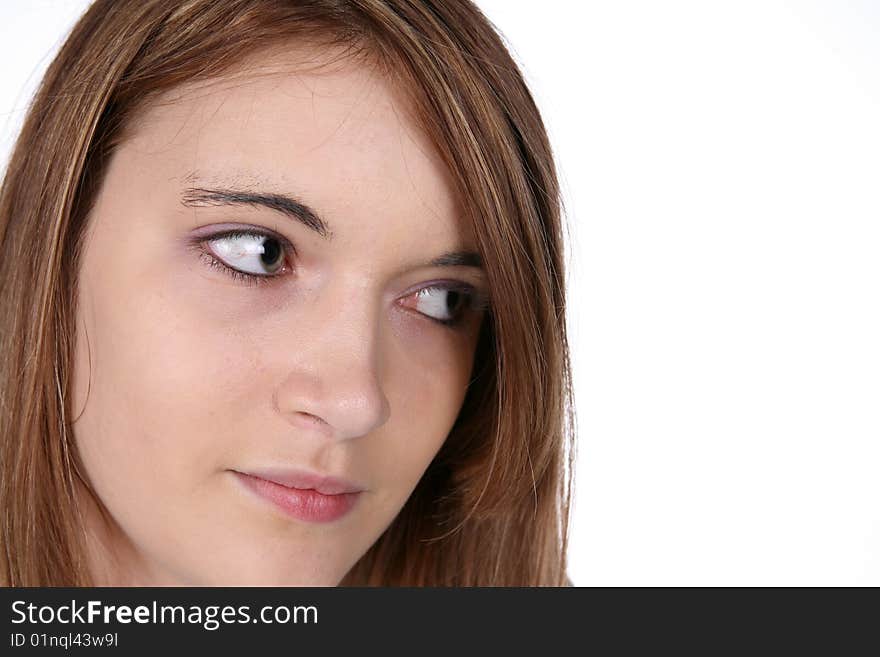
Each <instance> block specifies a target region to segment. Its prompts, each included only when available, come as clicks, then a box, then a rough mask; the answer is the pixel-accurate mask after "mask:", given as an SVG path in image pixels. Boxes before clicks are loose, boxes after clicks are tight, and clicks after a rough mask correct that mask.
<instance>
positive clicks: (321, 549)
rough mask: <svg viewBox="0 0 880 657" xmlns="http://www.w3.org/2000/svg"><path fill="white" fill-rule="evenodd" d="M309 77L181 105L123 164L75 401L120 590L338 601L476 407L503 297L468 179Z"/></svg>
mask: <svg viewBox="0 0 880 657" xmlns="http://www.w3.org/2000/svg"><path fill="white" fill-rule="evenodd" d="M264 60H265V58H264ZM301 63H302V58H301V57H299V56H298V55H295V54H293V53H288V54H285V55H275V56H273V57H271V58H269V59H268V60H267V61H264V63H263V64H261V66H260V69H259V70H251V72H250V73H239V74H237V75H236V76H235V77H229V78H227V79H224V80H219V81H218V80H215V81H213V82H211V83H210V84H204V83H203V84H199V85H190V86H186V87H182V88H180V89H178V90H177V91H176V92H175V93H173V94H171V95H166V96H165V97H163V98H162V99H161V100H162V102H160V103H157V104H154V105H151V107H150V108H149V109H148V110H147V111H145V112H144V113H143V114H141V115H139V116H138V118H137V119H136V122H135V125H133V126H131V127H130V128H131V129H130V132H129V136H128V138H127V139H126V140H125V141H124V142H123V143H122V144H121V145H120V146H119V148H118V149H117V150H116V152H115V154H114V156H113V158H112V160H111V161H110V163H109V165H108V169H107V173H106V178H105V180H104V182H103V185H102V187H101V189H100V191H99V194H98V196H97V201H96V204H95V206H94V209H93V211H92V213H91V214H90V218H89V228H88V231H87V234H86V242H85V249H84V251H83V256H82V261H81V268H80V272H79V306H78V315H77V355H76V364H75V388H74V401H73V410H74V418H78V419H76V421H75V424H74V435H75V438H76V443H77V447H78V449H79V452H80V455H81V458H82V462H83V465H84V466H85V470H86V474H87V476H88V478H89V480H90V481H91V483H92V485H93V488H94V490H95V492H96V493H97V496H98V497H99V498H100V499H101V501H102V502H103V504H104V505H105V506H106V508H107V510H108V511H109V516H110V519H111V522H110V523H109V524H106V525H105V523H104V522H103V521H102V520H100V519H99V515H98V514H97V512H96V508H95V507H93V506H91V505H89V506H88V509H89V519H88V521H87V526H88V528H89V532H90V538H89V545H90V548H89V549H90V555H91V556H90V559H91V561H92V566H93V568H94V569H95V574H96V577H97V578H98V580H97V581H98V583H109V584H122V583H125V584H132V585H166V584H171V585H178V584H179V585H246V584H252V585H319V586H321V585H335V584H338V583H339V581H340V580H341V579H342V578H343V576H344V575H345V574H346V573H347V571H348V570H349V569H350V568H351V567H352V566H353V565H354V563H355V562H356V561H357V560H358V559H359V558H360V557H361V556H362V555H363V554H364V552H366V550H367V549H368V548H369V547H370V546H371V545H372V544H373V543H374V542H375V541H376V539H377V538H378V537H379V536H380V535H381V534H382V532H383V531H384V530H385V529H386V527H388V525H389V524H390V523H391V521H392V520H393V519H394V518H395V516H396V515H397V513H398V512H399V511H400V509H401V507H402V506H403V504H404V503H405V502H406V500H407V498H408V497H409V495H410V493H411V492H412V491H413V489H414V488H415V486H416V484H417V482H418V481H419V479H420V478H421V476H422V474H423V473H424V471H425V469H426V468H427V467H428V464H429V463H430V462H431V460H432V458H433V457H434V456H435V454H436V453H437V451H438V450H439V448H440V447H441V445H442V444H443V442H444V440H445V438H446V436H447V434H448V432H449V430H450V429H451V427H452V425H453V423H454V421H455V419H456V417H457V414H458V412H459V409H460V407H461V403H462V401H463V399H464V395H465V390H466V387H467V384H468V381H469V378H470V375H471V366H472V362H473V357H474V350H475V346H476V342H477V336H478V333H479V328H480V322H481V319H482V313H481V311H480V310H479V307H478V304H476V303H474V304H471V303H470V300H473V299H477V298H479V295H480V292H481V291H482V292H485V278H484V276H483V273H482V270H481V269H480V268H479V263H478V258H475V257H474V256H472V255H471V256H469V255H467V254H469V253H470V254H472V253H473V252H475V251H476V248H475V241H474V236H473V233H472V232H471V230H470V228H469V227H468V226H467V225H466V223H465V222H464V221H463V220H462V217H461V213H460V211H459V207H458V205H457V203H456V198H455V196H454V194H453V190H452V186H451V183H450V180H449V178H448V174H447V172H446V170H445V169H444V167H443V166H442V164H441V162H440V160H439V158H438V156H437V155H436V153H435V151H434V149H433V148H432V146H431V144H430V143H429V141H428V139H427V138H426V137H425V136H424V135H423V134H422V132H421V131H420V130H419V129H418V128H417V127H416V125H415V124H414V123H413V122H412V121H411V120H410V119H409V118H408V115H407V112H406V111H405V110H406V108H405V105H404V104H403V103H402V102H400V99H399V97H398V96H397V95H396V94H395V92H394V91H393V90H392V89H391V88H390V87H389V86H388V85H387V84H386V83H385V82H384V79H383V77H382V76H381V75H379V74H377V73H376V72H374V71H372V69H370V68H368V67H366V66H364V65H359V64H354V63H351V62H349V63H346V64H341V65H335V66H333V67H332V68H324V69H321V70H315V69H312V70H311V71H309V70H304V69H303V67H302V66H300V65H299V64H301ZM231 231H238V232H237V233H236V232H231ZM228 268H232V269H228ZM233 270H238V271H237V272H236V271H233ZM247 275H251V276H253V277H254V278H248V277H247ZM257 277H259V278H257ZM444 321H448V322H451V323H449V324H444V323H442V322H444ZM310 475H311V478H309V476H310ZM322 477H333V478H337V479H342V480H345V482H348V484H345V483H342V484H340V485H339V486H337V487H336V488H334V487H333V482H332V481H330V482H327V481H324V482H322V481H321V478H322ZM336 483H337V484H338V483H339V482H336ZM297 486H298V487H300V488H309V487H313V488H318V489H319V490H323V491H324V492H325V493H326V494H321V493H318V492H316V491H315V490H311V491H308V490H299V491H297V490H295V488H294V487H297ZM344 489H353V490H357V491H360V492H359V493H356V494H354V493H352V494H349V495H339V494H331V493H338V492H339V491H340V490H344ZM83 499H84V500H86V502H87V503H88V499H87V496H83Z"/></svg>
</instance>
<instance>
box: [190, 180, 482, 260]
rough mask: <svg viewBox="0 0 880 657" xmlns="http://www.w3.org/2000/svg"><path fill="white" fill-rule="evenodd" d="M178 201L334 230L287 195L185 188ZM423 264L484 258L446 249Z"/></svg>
mask: <svg viewBox="0 0 880 657" xmlns="http://www.w3.org/2000/svg"><path fill="white" fill-rule="evenodd" d="M181 202H182V203H183V205H185V206H187V207H205V206H215V205H249V206H256V207H264V208H268V209H269V210H274V211H275V212H280V213H281V214H283V215H285V216H287V217H290V218H291V219H294V220H296V221H298V222H299V223H301V224H302V225H303V226H305V227H306V228H308V229H309V230H312V231H314V232H315V233H317V234H318V235H320V236H321V237H323V238H325V239H327V240H330V239H332V238H333V232H332V231H331V230H330V227H329V226H328V224H327V222H326V221H324V220H323V219H321V217H320V215H319V214H318V213H317V212H315V211H314V210H312V209H311V208H310V207H309V206H308V205H306V204H305V203H303V202H301V201H299V200H297V199H296V198H294V197H292V196H288V195H286V194H276V193H271V192H253V191H243V190H235V189H222V188H220V189H211V188H205V187H188V188H186V189H184V191H183V196H182V197H181ZM422 266H427V267H473V268H475V269H483V258H482V257H481V256H480V254H479V253H477V252H476V251H449V252H447V253H444V254H442V255H440V256H438V257H436V258H434V259H433V260H431V261H429V262H427V263H425V264H424V265H422Z"/></svg>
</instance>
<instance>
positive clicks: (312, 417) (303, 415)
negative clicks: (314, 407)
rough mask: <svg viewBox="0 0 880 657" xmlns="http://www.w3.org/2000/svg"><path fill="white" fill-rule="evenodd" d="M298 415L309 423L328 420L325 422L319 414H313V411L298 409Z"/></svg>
mask: <svg viewBox="0 0 880 657" xmlns="http://www.w3.org/2000/svg"><path fill="white" fill-rule="evenodd" d="M296 415H297V417H298V418H299V419H301V420H302V421H304V422H307V423H309V424H314V425H322V424H327V423H326V422H324V420H322V419H321V418H319V417H318V416H317V415H312V414H311V413H306V412H305V411H298V412H297V414H296Z"/></svg>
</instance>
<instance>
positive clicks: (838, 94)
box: [0, 0, 880, 586]
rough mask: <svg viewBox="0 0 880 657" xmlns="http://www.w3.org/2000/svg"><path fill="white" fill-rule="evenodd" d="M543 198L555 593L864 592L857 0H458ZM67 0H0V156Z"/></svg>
mask: <svg viewBox="0 0 880 657" xmlns="http://www.w3.org/2000/svg"><path fill="white" fill-rule="evenodd" d="M479 4H480V6H482V7H483V8H484V10H485V11H486V13H487V14H488V16H489V17H490V18H491V19H492V20H493V21H494V22H495V23H496V24H497V25H498V27H499V28H500V29H501V31H502V32H503V33H504V34H505V35H506V37H507V39H508V41H509V43H510V45H511V47H512V49H513V51H514V53H515V55H516V56H517V58H518V60H519V61H520V62H521V63H522V65H523V67H524V69H525V72H526V75H527V79H528V80H529V82H530V84H531V86H532V88H533V90H534V91H535V93H536V96H537V99H538V102H539V105H540V106H541V107H542V109H543V111H544V113H545V118H546V121H547V123H548V126H549V129H550V133H551V138H552V140H553V142H554V144H555V147H556V151H557V155H558V161H559V165H560V168H561V173H562V176H563V180H564V184H565V189H566V203H567V207H568V220H569V222H570V224H571V234H572V240H571V243H570V244H569V250H568V255H569V263H570V270H569V285H570V291H569V298H570V304H571V316H570V328H571V339H572V346H573V351H574V353H573V356H574V368H575V385H576V395H577V412H578V419H579V429H580V435H579V449H578V452H579V460H578V471H577V479H576V483H577V498H576V506H575V511H574V517H573V534H572V544H571V552H570V558H571V568H570V573H571V576H572V579H573V581H574V583H575V584H577V585H868V584H870V585H874V586H877V585H880V510H878V503H880V477H878V465H880V445H878V439H880V407H878V402H880V347H878V338H880V296H878V289H877V288H878V283H880V184H878V181H880V39H878V34H880V2H871V1H868V0H862V1H858V0H850V1H849V2H839V1H834V0H812V1H810V0H789V1H785V0H760V1H757V0H737V1H735V2H734V1H733V0H731V1H729V2H721V1H708V0H694V1H691V2H686V1H683V0H667V1H666V2H651V1H650V0H643V1H635V0H605V1H604V2H598V1H588V2H565V1H562V0H555V1H554V0H543V1H542V2H533V1H532V0H519V1H514V0H482V1H481V2H479ZM85 5H86V2H85V1H84V0H2V1H0V58H2V64H0V67H2V73H0V162H5V160H6V157H7V152H8V149H9V148H10V145H11V140H12V139H13V136H14V134H15V132H16V130H17V128H18V126H19V124H20V120H21V116H22V111H23V109H24V108H25V106H26V103H27V101H28V99H29V96H30V93H31V92H32V90H33V88H34V85H35V83H36V82H37V80H38V79H39V76H40V75H41V74H42V71H43V70H44V67H45V66H46V65H47V64H48V61H49V59H50V58H51V54H52V53H53V52H54V49H55V48H56V47H57V45H58V44H59V42H60V40H61V39H62V38H63V35H64V34H65V32H66V31H67V30H68V29H69V27H70V25H71V24H72V21H73V20H74V18H75V17H76V16H77V15H78V14H79V13H80V12H81V11H82V9H83V8H84V7H85Z"/></svg>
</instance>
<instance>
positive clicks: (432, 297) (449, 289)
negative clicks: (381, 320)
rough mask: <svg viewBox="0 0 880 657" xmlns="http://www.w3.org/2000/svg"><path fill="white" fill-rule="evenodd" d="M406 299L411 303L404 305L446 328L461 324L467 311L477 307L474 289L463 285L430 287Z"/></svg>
mask: <svg viewBox="0 0 880 657" xmlns="http://www.w3.org/2000/svg"><path fill="white" fill-rule="evenodd" d="M407 299H408V300H412V301H410V302H408V303H405V304H404V305H406V306H407V307H410V308H413V309H414V310H416V311H418V312H420V313H422V314H423V315H426V316H427V317H429V318H430V319H432V320H434V321H435V322H438V323H440V324H445V325H447V326H452V325H455V324H458V323H459V322H461V320H462V319H463V318H464V315H465V313H466V312H467V311H468V309H471V308H474V307H475V306H476V305H478V304H477V303H475V299H476V293H475V291H474V289H473V288H472V287H470V286H469V285H466V284H463V283H453V284H445V285H430V286H428V287H424V288H422V289H421V290H419V291H417V292H415V293H414V294H411V295H409V296H408V297H407Z"/></svg>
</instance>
